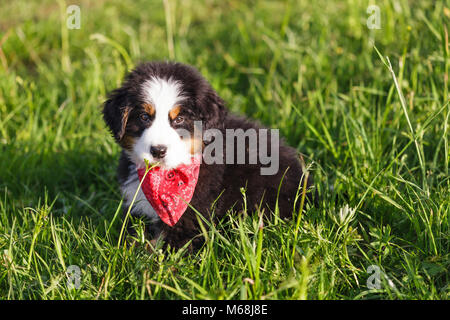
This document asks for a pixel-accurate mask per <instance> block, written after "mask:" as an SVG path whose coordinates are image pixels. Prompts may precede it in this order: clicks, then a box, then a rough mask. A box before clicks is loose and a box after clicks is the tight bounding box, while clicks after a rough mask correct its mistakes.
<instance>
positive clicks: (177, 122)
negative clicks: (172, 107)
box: [173, 116, 184, 124]
mask: <svg viewBox="0 0 450 320" xmlns="http://www.w3.org/2000/svg"><path fill="white" fill-rule="evenodd" d="M183 122H184V118H183V117H182V116H178V117H176V118H175V119H173V123H174V124H182V123H183Z"/></svg>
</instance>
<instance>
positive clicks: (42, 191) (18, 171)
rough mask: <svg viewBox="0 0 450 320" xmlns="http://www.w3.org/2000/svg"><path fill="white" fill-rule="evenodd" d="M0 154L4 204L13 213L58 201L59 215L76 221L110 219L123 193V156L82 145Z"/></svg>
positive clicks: (10, 150) (6, 150) (9, 150)
mask: <svg viewBox="0 0 450 320" xmlns="http://www.w3.org/2000/svg"><path fill="white" fill-rule="evenodd" d="M3 149H4V150H2V152H1V155H0V162H1V163H2V164H3V165H2V166H1V167H0V192H1V200H0V201H1V202H5V207H6V208H7V211H9V212H10V213H9V214H8V215H9V216H12V215H14V214H15V213H16V212H17V210H22V209H23V208H38V207H40V206H42V205H45V204H48V205H50V204H51V203H53V202H54V204H53V207H52V213H53V216H54V217H59V216H65V217H66V218H67V219H69V220H72V221H74V222H76V221H77V220H79V219H82V218H83V217H89V218H91V219H92V221H93V222H94V223H95V222H97V223H98V222H100V221H102V220H105V219H106V220H111V219H112V217H113V215H114V213H115V212H116V209H117V206H118V205H119V202H120V199H121V196H120V193H119V187H118V183H117V179H116V166H117V161H118V155H117V156H116V155H113V154H110V153H106V152H99V151H98V150H95V149H94V148H93V149H86V147H85V146H84V148H80V149H79V150H80V151H78V150H77V149H73V150H71V151H65V152H41V151H39V150H35V151H34V152H24V151H22V150H24V149H21V148H16V147H14V148H3Z"/></svg>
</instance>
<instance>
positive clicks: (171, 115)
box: [169, 106, 181, 120]
mask: <svg viewBox="0 0 450 320" xmlns="http://www.w3.org/2000/svg"><path fill="white" fill-rule="evenodd" d="M180 111H181V106H176V107H174V108H173V109H172V110H170V111H169V118H170V120H173V119H175V118H176V117H177V116H178V114H179V113H180Z"/></svg>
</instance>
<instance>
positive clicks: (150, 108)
mask: <svg viewBox="0 0 450 320" xmlns="http://www.w3.org/2000/svg"><path fill="white" fill-rule="evenodd" d="M142 107H143V108H144V110H145V112H147V113H148V114H149V115H151V116H153V115H154V114H155V107H154V106H152V105H151V104H150V103H144V104H143V105H142Z"/></svg>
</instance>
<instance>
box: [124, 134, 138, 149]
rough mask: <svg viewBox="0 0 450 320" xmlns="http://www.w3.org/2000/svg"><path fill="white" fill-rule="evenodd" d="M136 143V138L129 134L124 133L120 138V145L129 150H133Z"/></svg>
mask: <svg viewBox="0 0 450 320" xmlns="http://www.w3.org/2000/svg"><path fill="white" fill-rule="evenodd" d="M135 143H136V139H135V138H134V137H132V136H129V135H124V136H123V138H122V139H121V140H120V145H121V146H122V147H123V148H125V149H127V150H132V149H133V146H134V144H135Z"/></svg>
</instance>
